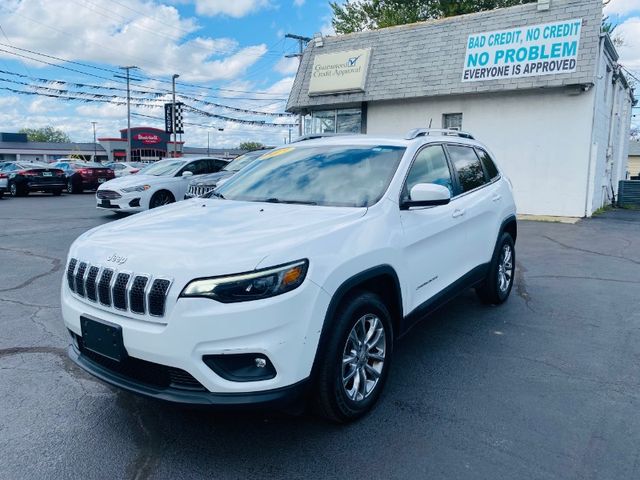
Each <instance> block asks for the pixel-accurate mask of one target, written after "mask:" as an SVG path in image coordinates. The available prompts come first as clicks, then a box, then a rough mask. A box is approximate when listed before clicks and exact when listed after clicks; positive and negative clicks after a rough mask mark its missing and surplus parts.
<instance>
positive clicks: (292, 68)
mask: <svg viewBox="0 0 640 480" xmlns="http://www.w3.org/2000/svg"><path fill="white" fill-rule="evenodd" d="M299 63H300V61H299V60H298V59H297V58H295V57H294V58H286V57H283V58H281V59H280V60H278V63H276V64H275V65H274V67H273V69H274V70H275V71H276V72H278V73H281V74H282V75H293V74H295V73H296V72H297V71H298V64H299Z"/></svg>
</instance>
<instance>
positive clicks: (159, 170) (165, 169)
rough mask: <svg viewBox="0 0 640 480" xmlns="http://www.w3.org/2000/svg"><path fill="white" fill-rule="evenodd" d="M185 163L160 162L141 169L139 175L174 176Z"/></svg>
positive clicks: (184, 161)
mask: <svg viewBox="0 0 640 480" xmlns="http://www.w3.org/2000/svg"><path fill="white" fill-rule="evenodd" d="M185 163H186V160H160V161H159V162H156V163H152V164H151V165H148V166H146V167H144V168H143V169H141V170H140V171H139V172H138V174H139V175H156V176H158V177H160V176H163V175H174V174H175V173H176V172H177V171H178V170H179V169H180V167H182V166H183V165H184V164H185Z"/></svg>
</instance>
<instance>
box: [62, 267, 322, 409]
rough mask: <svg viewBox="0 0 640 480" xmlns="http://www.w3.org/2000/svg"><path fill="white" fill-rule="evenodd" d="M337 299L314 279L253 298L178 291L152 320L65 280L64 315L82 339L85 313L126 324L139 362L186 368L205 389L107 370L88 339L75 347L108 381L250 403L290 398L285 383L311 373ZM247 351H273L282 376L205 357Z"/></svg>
mask: <svg viewBox="0 0 640 480" xmlns="http://www.w3.org/2000/svg"><path fill="white" fill-rule="evenodd" d="M329 300H330V298H329V295H328V294H327V293H326V292H324V290H322V289H321V288H320V287H318V286H317V285H316V284H315V283H313V282H312V281H310V280H309V279H307V280H306V281H305V282H304V283H303V284H302V285H301V286H300V287H299V288H298V289H296V290H293V291H291V292H288V293H286V294H283V295H279V296H277V297H272V298H268V299H263V300H257V301H252V302H242V303H235V304H222V303H219V302H216V301H214V300H209V299H205V298H180V299H178V300H177V301H176V300H175V297H174V299H173V300H172V301H170V302H169V303H171V305H169V304H168V305H167V315H166V316H165V317H162V318H158V317H155V318H152V317H147V316H136V315H135V314H132V313H129V312H123V311H116V310H114V309H111V308H109V307H104V306H102V305H100V304H95V303H91V302H88V301H87V300H86V299H80V298H78V297H77V296H76V295H75V294H74V293H72V292H71V291H70V290H69V288H68V286H67V285H66V283H65V284H63V287H62V315H63V319H64V323H65V326H66V327H67V328H68V329H69V330H70V331H71V332H73V334H74V335H75V336H77V337H80V339H81V338H82V337H81V335H82V328H81V326H80V317H81V316H83V317H87V318H93V319H95V320H102V321H106V322H110V323H112V324H116V325H119V326H120V327H121V329H122V340H123V343H124V349H125V350H126V353H127V355H128V358H131V359H132V360H133V362H136V363H144V365H142V367H143V369H146V368H156V367H162V368H166V369H173V370H178V369H179V370H180V371H182V372H184V373H186V374H188V375H189V376H190V377H192V378H193V379H194V380H195V381H197V383H198V384H199V386H201V387H202V391H201V392H187V393H185V392H184V391H182V390H181V389H179V391H178V392H176V391H175V390H174V389H172V388H170V387H171V385H170V384H167V383H163V384H150V382H145V381H141V378H140V377H139V376H135V375H124V376H123V375H121V372H119V371H117V370H118V369H117V368H115V367H114V368H105V366H107V367H109V364H108V362H103V361H101V362H96V361H95V359H92V358H90V355H88V354H89V353H91V352H87V353H88V354H87V355H85V354H83V353H80V346H81V345H82V343H80V346H78V347H77V348H76V350H75V353H74V352H70V355H71V357H72V358H73V359H74V361H76V363H78V364H79V365H80V366H81V367H83V368H85V369H86V370H87V371H89V372H90V373H92V374H94V375H96V376H97V377H99V378H101V379H103V380H104V381H106V382H108V383H111V384H113V385H116V386H119V387H122V388H125V389H127V390H131V391H134V392H136V393H140V394H143V395H147V396H150V397H154V398H160V399H165V400H169V401H174V402H181V403H201V404H215V403H220V404H241V405H244V404H252V403H256V404H258V403H263V402H266V403H269V402H271V401H272V400H274V399H275V397H278V398H279V397H280V396H284V397H288V396H289V394H290V393H291V392H288V393H284V390H283V391H282V392H281V389H287V388H289V387H291V388H294V387H293V386H295V385H297V384H299V383H300V382H303V381H304V380H305V379H307V378H308V377H309V376H310V374H311V368H312V365H313V361H314V359H315V353H316V348H317V345H318V340H319V336H320V331H321V329H322V323H323V321H324V315H325V312H326V310H327V308H328V304H329ZM76 343H77V342H76ZM239 354H252V355H254V354H255V355H256V356H261V355H262V356H265V357H267V358H268V359H269V361H270V362H271V363H272V365H273V366H274V368H275V371H276V375H275V377H273V378H269V379H264V380H251V381H247V380H245V381H233V380H229V379H225V378H223V377H222V376H220V375H218V374H217V373H216V372H214V370H213V368H211V367H209V366H208V365H207V364H206V363H205V362H204V360H203V358H204V357H205V356H207V357H208V356H210V355H239ZM74 356H75V357H78V359H76V358H74ZM158 386H160V387H162V388H158ZM167 387H169V388H167ZM296 388H297V387H296ZM296 388H294V390H296ZM281 394H282V395H281ZM196 398H198V399H199V400H197V399H196Z"/></svg>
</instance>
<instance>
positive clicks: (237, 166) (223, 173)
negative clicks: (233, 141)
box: [184, 149, 271, 199]
mask: <svg viewBox="0 0 640 480" xmlns="http://www.w3.org/2000/svg"><path fill="white" fill-rule="evenodd" d="M270 151H271V149H264V150H254V151H252V152H247V153H245V154H244V155H240V156H239V157H237V158H235V159H234V160H233V161H232V162H229V163H228V164H227V166H226V167H224V168H223V169H222V170H220V171H219V172H216V173H211V174H209V175H202V176H200V177H198V178H197V179H195V180H192V181H191V182H190V183H189V189H188V190H187V193H186V194H185V196H184V198H185V199H188V198H194V197H201V196H203V195H206V194H207V193H209V192H211V191H213V190H214V189H215V188H216V187H217V186H218V183H219V182H220V181H221V180H226V179H228V178H229V177H232V176H233V175H235V174H236V173H237V172H239V171H240V170H241V169H242V168H244V167H246V166H247V165H249V164H250V163H251V162H252V161H254V160H255V159H256V158H258V157H261V156H262V155H264V154H265V153H267V152H270Z"/></svg>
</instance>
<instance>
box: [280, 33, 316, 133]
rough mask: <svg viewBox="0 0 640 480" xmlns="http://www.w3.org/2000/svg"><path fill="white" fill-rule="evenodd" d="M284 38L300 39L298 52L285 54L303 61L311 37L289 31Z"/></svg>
mask: <svg viewBox="0 0 640 480" xmlns="http://www.w3.org/2000/svg"><path fill="white" fill-rule="evenodd" d="M284 38H291V39H293V40H297V41H298V47H299V50H298V53H293V54H291V55H285V57H286V58H294V57H297V58H298V62H302V54H303V53H304V46H305V45H306V44H307V43H309V42H310V41H311V38H309V37H303V36H302V35H295V34H293V33H287V34H286V35H285V36H284ZM298 135H299V136H302V114H299V115H298Z"/></svg>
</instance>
